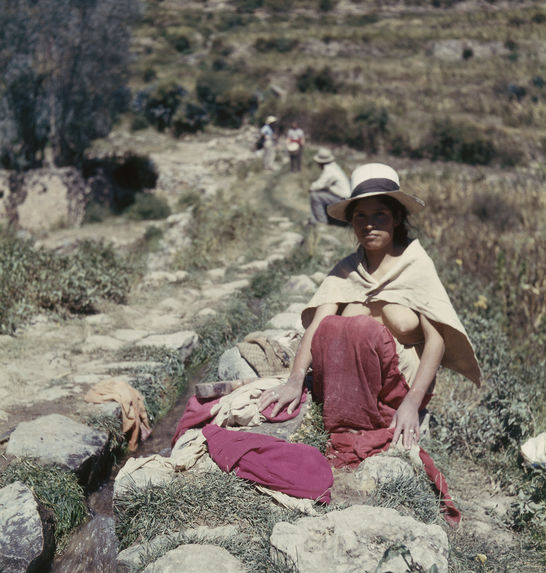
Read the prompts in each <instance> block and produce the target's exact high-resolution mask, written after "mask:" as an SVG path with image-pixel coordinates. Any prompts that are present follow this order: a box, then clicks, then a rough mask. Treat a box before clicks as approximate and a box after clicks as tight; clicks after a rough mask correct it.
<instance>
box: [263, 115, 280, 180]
mask: <svg viewBox="0 0 546 573" xmlns="http://www.w3.org/2000/svg"><path fill="white" fill-rule="evenodd" d="M276 121H277V118H276V117H275V116H274V115H269V116H267V118H266V120H265V125H264V126H263V127H262V129H261V130H260V134H261V135H262V137H263V150H264V169H267V170H268V171H272V170H273V167H274V164H275V141H276V135H275V130H274V128H273V124H275V123H276Z"/></svg>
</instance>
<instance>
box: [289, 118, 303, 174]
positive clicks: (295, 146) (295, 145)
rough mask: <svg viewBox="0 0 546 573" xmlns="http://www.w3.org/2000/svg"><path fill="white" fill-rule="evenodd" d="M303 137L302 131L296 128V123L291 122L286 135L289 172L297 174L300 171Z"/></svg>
mask: <svg viewBox="0 0 546 573" xmlns="http://www.w3.org/2000/svg"><path fill="white" fill-rule="evenodd" d="M304 143H305V135H304V133H303V129H301V127H299V126H298V122H297V121H293V122H292V124H291V126H290V129H289V130H288V132H287V133H286V149H287V151H288V155H289V156H290V171H291V172H292V173H297V172H298V171H301V155H302V153H303V144H304Z"/></svg>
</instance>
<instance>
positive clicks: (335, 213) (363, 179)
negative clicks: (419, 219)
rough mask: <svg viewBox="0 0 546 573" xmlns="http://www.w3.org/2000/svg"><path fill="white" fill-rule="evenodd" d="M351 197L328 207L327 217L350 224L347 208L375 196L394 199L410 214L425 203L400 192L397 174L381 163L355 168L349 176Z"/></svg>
mask: <svg viewBox="0 0 546 573" xmlns="http://www.w3.org/2000/svg"><path fill="white" fill-rule="evenodd" d="M351 189H352V193H351V197H350V198H349V199H345V200H344V201H339V202H337V203H334V204H332V205H330V206H329V207H328V215H330V216H331V217H333V218H334V219H338V220H339V221H346V222H350V221H348V219H347V215H346V211H347V207H348V205H349V204H350V203H352V202H353V201H358V200H359V199H364V198H366V197H375V196H377V195H387V196H389V197H392V198H393V199H396V200H397V201H399V202H400V203H402V205H404V207H406V209H407V210H408V211H409V212H410V213H415V212H417V211H420V210H421V209H423V208H424V206H425V202H424V201H423V200H422V199H419V197H415V196H414V195H410V194H409V193H405V192H404V191H400V179H399V177H398V173H396V171H395V170H394V169H393V168H392V167H389V166H388V165H385V164H383V163H366V164H365V165H360V166H359V167H357V168H356V169H355V170H354V171H353V173H352V175H351Z"/></svg>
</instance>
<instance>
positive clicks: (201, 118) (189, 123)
mask: <svg viewBox="0 0 546 573" xmlns="http://www.w3.org/2000/svg"><path fill="white" fill-rule="evenodd" d="M208 122H209V114H208V113H207V110H206V109H205V108H204V107H201V106H200V105H197V104H195V103H191V102H188V103H187V104H186V109H185V110H184V111H182V110H181V109H179V110H178V111H177V112H176V114H175V116H174V117H173V135H174V136H175V137H180V136H181V135H182V134H183V133H197V132H198V131H203V129H204V128H205V126H206V125H207V123H208Z"/></svg>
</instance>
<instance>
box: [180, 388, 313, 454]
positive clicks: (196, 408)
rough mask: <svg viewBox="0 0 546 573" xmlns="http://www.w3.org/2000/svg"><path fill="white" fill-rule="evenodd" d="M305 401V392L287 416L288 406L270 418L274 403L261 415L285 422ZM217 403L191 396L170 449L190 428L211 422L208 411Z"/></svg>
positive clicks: (215, 400) (293, 416)
mask: <svg viewBox="0 0 546 573" xmlns="http://www.w3.org/2000/svg"><path fill="white" fill-rule="evenodd" d="M306 399H307V391H305V392H304V393H303V394H302V396H301V400H300V403H299V405H298V407H297V408H296V409H295V410H294V411H293V412H292V413H291V414H288V412H287V408H288V406H285V407H284V408H283V409H282V410H281V411H280V412H279V413H278V414H277V415H276V416H275V417H272V416H271V412H272V410H273V408H274V406H275V404H274V403H273V404H270V405H269V406H268V407H267V408H266V409H265V410H263V411H262V414H263V415H264V416H265V418H266V420H268V421H269V422H286V420H290V419H292V418H295V417H296V416H297V415H298V414H299V412H300V410H301V407H302V405H303V404H304V403H305V400H306ZM219 401H220V398H210V399H208V400H199V399H198V398H197V397H196V396H195V395H194V396H191V397H190V399H189V400H188V402H187V404H186V407H185V408H184V412H183V413H182V417H181V418H180V420H178V424H177V426H176V430H175V432H174V436H173V439H172V440H171V447H174V445H175V444H176V441H177V440H178V438H180V436H182V435H183V434H184V433H185V432H186V431H187V430H189V429H190V428H200V427H202V426H204V425H205V424H207V423H209V422H211V421H212V418H213V416H212V415H211V413H210V411H211V409H212V407H213V406H214V405H215V404H217V403H218V402H219Z"/></svg>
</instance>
